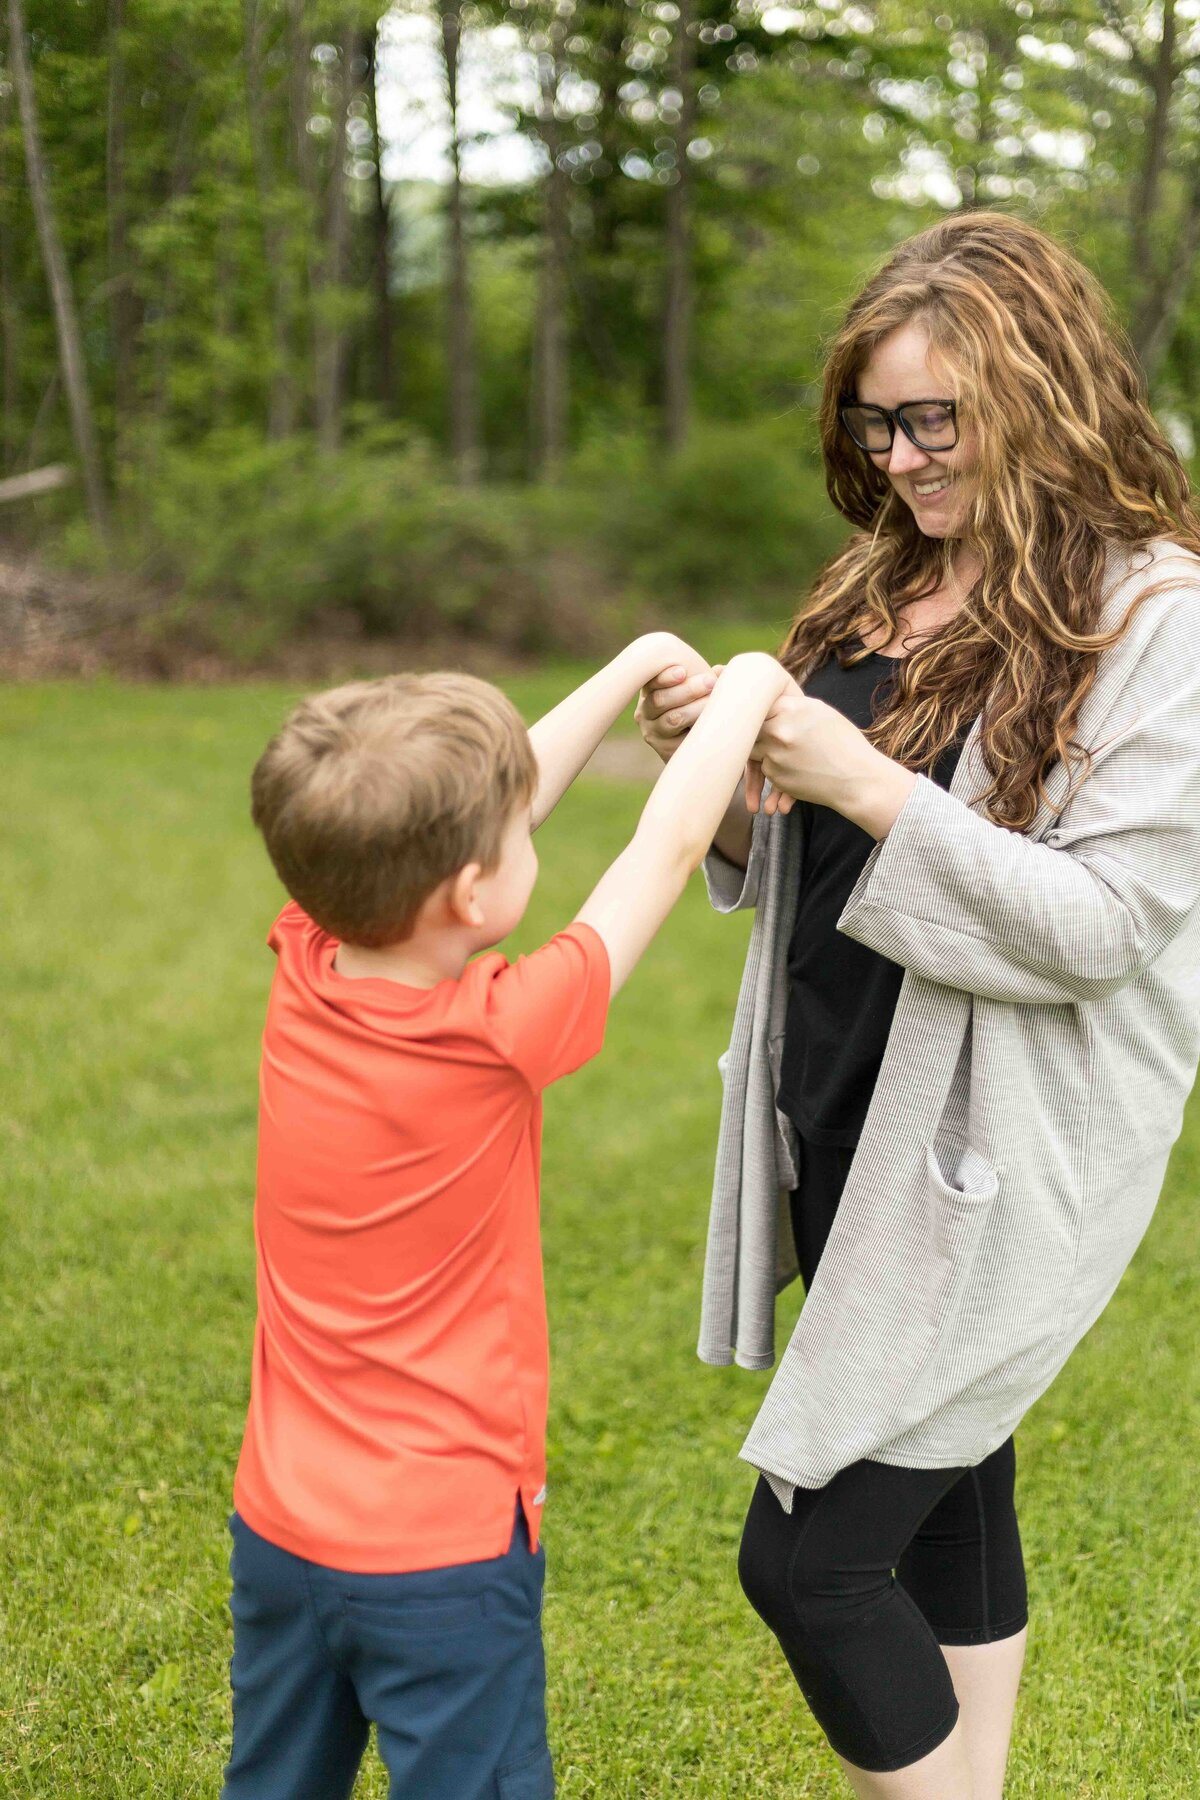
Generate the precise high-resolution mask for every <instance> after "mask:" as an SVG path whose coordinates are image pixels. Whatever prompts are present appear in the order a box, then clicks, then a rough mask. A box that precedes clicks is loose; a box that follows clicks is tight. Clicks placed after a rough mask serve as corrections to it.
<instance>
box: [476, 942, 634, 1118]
mask: <svg viewBox="0 0 1200 1800" xmlns="http://www.w3.org/2000/svg"><path fill="white" fill-rule="evenodd" d="M611 980H612V976H611V972H610V969H609V962H608V951H607V950H606V949H605V946H604V940H603V939H602V938H601V936H600V934H599V933H598V932H596V931H593V929H592V927H591V926H590V925H581V924H576V925H571V926H569V927H568V928H567V930H566V931H560V932H559V933H558V936H557V937H552V938H551V939H550V942H549V943H548V944H543V945H542V948H541V949H540V950H535V951H533V953H532V954H531V955H529V956H521V957H518V958H517V960H516V962H514V963H507V964H503V965H502V966H501V967H500V968H499V969H498V970H497V972H496V974H495V975H494V976H493V978H492V981H491V983H490V988H489V993H488V1014H489V1021H490V1025H491V1031H492V1036H493V1041H494V1042H495V1044H496V1047H497V1049H498V1050H499V1052H500V1054H501V1055H502V1056H503V1057H504V1060H505V1061H506V1062H508V1063H510V1064H511V1065H512V1066H513V1067H514V1068H515V1069H517V1070H518V1071H519V1072H520V1074H522V1075H523V1076H524V1077H525V1080H526V1081H527V1082H528V1083H529V1085H530V1087H532V1088H534V1089H535V1090H536V1089H540V1088H544V1087H548V1086H549V1084H550V1083H551V1082H552V1081H557V1080H558V1079H559V1078H560V1076H563V1075H570V1074H571V1073H572V1071H573V1070H575V1069H578V1068H581V1067H582V1066H583V1064H584V1063H585V1062H589V1061H590V1060H591V1058H592V1057H593V1056H595V1055H596V1054H597V1053H598V1051H599V1050H600V1047H601V1045H602V1044H603V1042H604V1027H605V1024H606V1022H607V1019H608V1001H609V988H610V985H611Z"/></svg>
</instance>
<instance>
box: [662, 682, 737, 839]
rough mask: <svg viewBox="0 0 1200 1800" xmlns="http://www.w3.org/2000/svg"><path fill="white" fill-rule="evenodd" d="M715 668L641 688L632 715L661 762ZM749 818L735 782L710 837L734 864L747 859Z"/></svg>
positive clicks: (700, 701) (699, 708)
mask: <svg viewBox="0 0 1200 1800" xmlns="http://www.w3.org/2000/svg"><path fill="white" fill-rule="evenodd" d="M719 672H720V671H719V670H710V671H708V672H707V673H706V674H699V675H692V676H689V677H688V679H687V680H686V681H679V682H676V683H675V684H674V685H673V686H671V687H659V686H658V685H657V684H656V683H655V682H648V683H647V685H646V686H645V687H644V688H643V689H642V694H641V698H640V700H639V701H638V705H637V712H636V714H635V717H636V719H637V722H638V728H639V730H640V731H641V734H642V736H643V737H644V738H645V740H646V742H647V743H648V744H649V746H650V748H651V749H652V750H653V751H654V752H655V754H656V755H657V756H660V757H661V758H662V760H663V762H670V760H671V758H672V756H674V754H675V752H676V750H678V748H679V746H680V744H681V743H682V742H683V740H684V738H685V737H686V735H687V733H688V732H689V731H690V729H691V727H692V726H693V725H694V724H695V722H696V720H697V719H698V718H699V717H700V714H701V713H702V712H703V711H704V707H705V704H706V702H707V700H708V696H709V695H710V694H711V693H712V690H713V685H714V683H715V682H716V679H717V675H718V674H719ZM752 824H753V821H752V818H751V815H750V813H749V812H748V811H747V808H746V794H745V787H744V784H743V783H741V782H739V783H738V786H737V789H736V791H735V793H734V794H733V797H732V799H731V800H730V802H729V805H728V806H727V807H726V809H725V813H724V816H723V818H722V820H721V823H720V824H719V825H718V826H717V831H716V836H715V837H714V838H713V849H714V850H718V851H719V852H720V853H721V855H722V856H723V857H724V858H725V860H726V861H727V862H730V863H732V864H733V865H734V867H735V868H738V869H744V868H745V867H746V864H747V863H748V862H749V860H750V833H751V829H752Z"/></svg>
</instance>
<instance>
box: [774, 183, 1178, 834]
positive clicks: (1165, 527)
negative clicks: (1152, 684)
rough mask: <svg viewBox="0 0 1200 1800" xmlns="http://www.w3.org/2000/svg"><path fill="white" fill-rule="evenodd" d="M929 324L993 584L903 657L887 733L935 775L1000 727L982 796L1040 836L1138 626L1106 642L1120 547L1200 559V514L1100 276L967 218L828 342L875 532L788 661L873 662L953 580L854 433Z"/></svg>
mask: <svg viewBox="0 0 1200 1800" xmlns="http://www.w3.org/2000/svg"><path fill="white" fill-rule="evenodd" d="M913 321H918V322H919V323H920V324H921V325H922V326H923V327H924V328H925V329H926V330H927V331H928V333H929V342H930V359H931V361H935V362H937V363H938V364H940V365H942V366H943V367H944V368H945V370H946V373H947V377H948V379H949V380H950V381H951V382H952V383H953V388H952V391H953V393H954V395H955V398H956V401H957V405H958V412H959V418H960V421H961V422H962V424H963V425H964V426H965V428H966V429H967V430H968V431H970V432H971V433H972V434H973V438H974V442H975V444H976V445H977V458H976V461H975V463H974V466H973V472H974V474H975V475H976V477H977V479H976V480H975V481H974V483H973V487H974V497H973V500H972V504H971V508H970V515H969V517H968V519H967V522H966V524H965V525H964V528H963V534H962V538H961V540H960V541H961V543H962V544H963V545H964V546H965V547H967V548H969V549H970V550H971V551H972V552H973V554H974V558H975V560H976V561H977V562H978V564H979V565H980V574H979V576H978V579H977V580H976V581H975V583H974V585H973V586H972V587H971V588H970V590H969V591H968V592H967V593H966V595H965V597H964V599H963V603H962V606H961V607H960V609H959V610H958V612H957V613H956V614H955V615H954V617H953V618H952V619H951V620H950V621H949V622H948V623H947V624H946V625H944V626H943V627H942V628H941V629H940V630H939V631H938V632H937V633H936V634H935V635H934V636H932V637H929V638H927V639H925V640H924V641H921V642H918V643H917V644H916V646H915V647H914V649H913V650H912V653H911V654H910V655H909V656H907V657H906V658H905V659H904V660H903V661H902V662H900V663H898V664H897V670H896V678H895V679H894V680H893V681H892V682H891V683H890V684H889V691H888V694H887V698H886V700H885V702H884V704H883V706H882V708H881V710H880V712H879V714H878V716H877V717H876V718H875V720H874V722H873V723H872V726H871V728H870V731H869V733H868V735H869V737H870V738H871V741H872V742H873V743H875V744H876V745H877V746H878V747H879V749H881V750H882V751H884V752H885V754H887V755H888V756H891V757H894V758H895V759H896V760H897V761H899V762H902V763H904V764H905V765H906V766H907V767H909V768H913V769H922V770H929V769H931V768H932V767H933V765H934V763H935V762H936V761H937V758H938V756H939V755H940V754H941V752H942V751H943V750H944V749H946V748H947V747H948V746H949V745H950V744H951V743H953V742H954V741H956V740H958V739H960V738H961V737H962V736H963V735H964V734H965V732H966V730H967V728H968V726H969V725H970V723H971V722H972V720H973V719H974V718H975V717H976V715H977V714H981V715H982V718H981V724H980V749H981V752H982V756H983V762H984V766H985V768H986V770H987V773H988V776H989V778H990V782H991V785H990V787H989V788H988V789H987V791H986V793H985V794H983V795H981V796H980V800H981V802H982V803H983V804H984V805H985V807H986V810H987V812H988V814H989V816H990V817H991V818H992V819H993V820H994V821H995V822H996V823H997V824H1001V825H1006V826H1008V827H1010V828H1011V829H1014V830H1022V829H1024V828H1025V827H1026V826H1028V825H1029V824H1030V823H1031V821H1032V820H1033V818H1034V815H1035V813H1036V811H1037V806H1038V801H1039V799H1040V797H1041V794H1042V788H1043V782H1044V779H1045V776H1046V773H1047V771H1048V770H1049V768H1050V767H1051V765H1052V764H1053V763H1055V762H1057V761H1060V760H1061V761H1065V762H1067V763H1068V766H1069V767H1072V768H1076V767H1078V766H1079V765H1080V763H1081V760H1082V763H1083V765H1084V772H1086V753H1084V752H1082V750H1081V748H1080V746H1079V745H1078V744H1076V743H1075V741H1074V738H1073V732H1074V730H1075V727H1076V725H1077V723H1078V718H1079V710H1080V707H1081V706H1082V704H1083V701H1084V699H1085V698H1086V696H1087V693H1088V691H1089V689H1090V688H1091V686H1092V683H1093V681H1094V680H1095V677H1096V668H1097V659H1098V657H1099V654H1100V652H1101V651H1102V650H1105V649H1107V648H1108V647H1109V645H1111V644H1113V643H1115V642H1116V641H1117V640H1118V639H1119V638H1120V636H1121V635H1122V632H1123V631H1124V629H1125V627H1126V626H1127V624H1128V621H1129V617H1130V614H1129V613H1127V614H1126V617H1125V619H1124V620H1122V621H1121V622H1120V624H1119V625H1118V626H1117V627H1116V628H1115V629H1113V630H1110V631H1107V632H1104V631H1101V629H1100V619H1101V604H1102V599H1103V581H1104V574H1105V561H1106V556H1107V553H1108V552H1109V550H1110V549H1111V548H1112V547H1113V546H1114V545H1122V546H1134V545H1138V544H1146V543H1148V542H1149V541H1150V540H1151V539H1154V538H1161V537H1169V538H1170V539H1172V540H1173V541H1174V542H1175V543H1178V544H1181V545H1183V546H1185V547H1186V548H1187V549H1190V550H1194V551H1197V552H1200V517H1198V515H1197V513H1196V511H1195V509H1194V507H1193V503H1192V500H1191V496H1190V490H1189V484H1188V478H1187V475H1186V472H1185V470H1184V468H1183V465H1182V463H1181V462H1180V460H1179V457H1178V456H1177V455H1176V453H1175V451H1174V449H1173V448H1172V446H1171V444H1170V443H1169V442H1168V440H1167V438H1166V437H1165V436H1164V434H1163V432H1162V431H1161V430H1160V428H1159V426H1158V424H1157V422H1156V420H1155V418H1154V416H1153V414H1152V413H1151V411H1150V408H1149V406H1148V404H1147V400H1146V395H1145V391H1144V387H1143V384H1142V381H1141V378H1140V375H1139V373H1138V372H1137V368H1136V364H1135V360H1134V356H1133V352H1132V349H1131V347H1130V345H1129V343H1128V341H1127V339H1126V338H1125V335H1124V333H1123V332H1122V331H1121V329H1120V327H1119V325H1118V324H1117V322H1116V320H1115V318H1114V317H1113V315H1112V311H1111V308H1110V305H1109V302H1108V300H1107V297H1106V296H1105V294H1104V292H1103V290H1102V289H1101V287H1100V286H1099V284H1098V283H1097V282H1096V281H1095V280H1094V279H1093V277H1092V276H1091V275H1090V274H1089V273H1088V272H1087V270H1086V269H1084V268H1083V266H1082V265H1081V264H1080V263H1079V262H1078V261H1077V260H1076V259H1075V257H1073V256H1072V255H1070V253H1069V252H1068V251H1066V250H1064V249H1063V248H1062V246H1061V245H1059V244H1056V243H1055V242H1054V241H1053V240H1052V239H1051V238H1049V237H1047V236H1046V234H1045V233H1044V232H1042V231H1039V230H1038V229H1036V227H1034V226H1032V225H1027V224H1025V223H1023V222H1022V221H1021V220H1019V219H1014V218H1009V217H1007V216H1005V215H1003V214H1000V213H990V212H972V213H962V214H958V215H956V216H954V217H952V218H947V219H946V220H944V221H942V222H941V223H939V224H937V225H933V226H931V227H930V228H929V229H928V230H927V231H923V232H921V233H919V235H918V236H916V237H914V238H910V239H909V240H908V242H907V243H904V244H902V245H901V246H900V248H899V249H898V250H897V251H896V252H895V253H894V254H893V255H892V256H891V257H890V259H889V260H888V261H887V263H886V264H885V265H884V266H883V267H882V268H881V269H880V270H879V272H878V273H877V274H876V275H875V276H874V277H873V279H872V280H870V281H869V282H868V283H867V285H866V286H865V287H864V289H863V290H862V292H861V293H860V294H859V296H858V298H857V299H856V300H855V301H854V302H853V303H852V305H851V307H850V309H849V312H848V314H847V316H846V320H845V323H844V325H843V326H842V328H841V330H840V331H839V332H838V334H837V336H836V337H835V338H834V340H833V343H832V345H831V347H830V351H829V356H828V360H827V362H826V367H825V377H824V390H823V395H822V400H821V412H820V429H821V447H822V453H823V456H824V460H825V471H826V484H827V487H828V491H829V496H830V499H831V500H832V501H833V503H834V505H835V506H836V507H837V509H838V511H839V512H840V513H842V514H843V515H844V516H845V517H846V518H847V519H849V520H850V522H851V523H852V524H853V525H856V526H858V527H859V528H860V529H859V530H858V531H857V532H856V533H855V534H854V535H853V537H852V538H851V539H850V541H849V542H848V543H847V544H846V545H845V546H844V547H843V548H842V550H841V551H839V552H838V554H837V555H836V556H834V557H833V559H832V560H831V561H830V562H829V563H828V564H827V565H826V567H825V568H824V569H823V570H822V571H821V573H820V574H819V575H818V577H817V579H816V581H815V583H814V586H813V588H812V591H811V594H810V596H809V599H808V603H807V605H806V606H805V608H804V610H803V611H802V612H801V614H800V615H799V617H798V618H797V619H796V620H795V622H794V624H793V626H792V628H791V630H790V632H789V633H788V636H787V638H786V639H785V641H784V644H783V646H782V649H781V651H780V658H781V660H782V661H783V663H784V664H785V666H786V667H787V668H788V669H789V670H790V671H791V672H792V673H793V674H794V675H796V676H797V677H798V678H799V679H801V680H802V679H803V678H804V676H805V674H807V673H808V672H810V671H811V670H812V669H813V668H814V667H816V666H817V665H818V664H819V663H821V662H822V661H824V660H825V658H826V657H827V656H829V655H835V656H836V657H837V658H838V660H839V662H841V663H842V664H843V666H849V665H850V664H852V663H855V662H859V661H861V660H862V659H863V658H864V657H865V656H867V655H868V654H869V651H868V650H867V649H866V648H865V642H864V640H865V641H868V642H869V641H871V640H873V639H875V638H876V637H879V636H880V634H886V635H884V636H882V639H881V641H883V642H889V641H890V640H891V639H892V638H893V637H894V636H895V634H896V632H897V630H898V629H899V623H900V621H899V614H900V611H901V609H902V608H903V607H904V606H905V604H906V603H907V602H909V601H912V600H915V599H919V598H921V597H922V596H924V595H927V594H931V593H934V592H935V591H936V590H937V589H938V588H939V586H940V585H941V584H942V583H943V581H945V580H946V578H947V576H948V571H949V558H950V556H951V555H952V554H953V550H954V548H955V546H954V545H952V544H948V543H946V542H945V541H944V540H941V539H937V538H930V537H926V536H925V535H924V534H923V533H922V532H921V531H920V529H919V528H918V526H917V523H916V521H915V519H914V518H913V515H912V512H911V510H910V508H909V507H908V506H907V505H906V504H905V503H904V501H903V500H902V499H901V498H900V496H899V495H898V494H897V493H896V491H895V489H894V488H893V487H892V485H891V483H890V482H889V480H888V478H887V476H886V474H885V472H884V470H883V469H882V468H880V467H877V466H876V464H875V463H873V462H872V461H871V459H870V458H869V457H867V456H865V455H863V453H862V452H861V451H860V450H858V449H857V448H856V446H855V445H854V444H853V443H852V442H851V440H850V438H849V437H848V436H847V435H846V434H845V432H844V431H843V430H842V427H841V425H840V423H839V420H838V412H837V409H838V403H839V401H841V400H843V399H845V398H846V397H847V396H851V397H852V396H854V395H855V392H856V388H855V384H856V381H857V379H858V377H859V376H860V374H861V372H862V370H863V368H864V367H865V365H866V363H867V361H868V359H869V357H870V356H871V354H872V352H873V350H874V349H875V347H876V345H877V344H879V343H880V341H881V340H882V339H883V338H885V337H886V336H887V335H888V334H889V333H890V332H893V331H895V330H896V329H897V328H898V327H900V326H903V325H907V324H909V323H911V322H913ZM1151 591H1153V590H1151ZM1145 597H1146V596H1145V595H1142V596H1140V597H1139V599H1144V598H1145ZM1131 611H1132V609H1131Z"/></svg>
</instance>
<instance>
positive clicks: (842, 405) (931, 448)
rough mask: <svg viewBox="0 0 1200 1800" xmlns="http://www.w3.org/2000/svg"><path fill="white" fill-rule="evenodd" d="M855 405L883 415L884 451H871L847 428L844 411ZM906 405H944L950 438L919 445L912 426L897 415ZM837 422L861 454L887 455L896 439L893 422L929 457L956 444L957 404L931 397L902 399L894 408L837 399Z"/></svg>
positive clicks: (862, 401)
mask: <svg viewBox="0 0 1200 1800" xmlns="http://www.w3.org/2000/svg"><path fill="white" fill-rule="evenodd" d="M855 406H860V407H863V408H865V409H866V410H867V411H868V412H875V413H882V414H883V417H884V419H885V421H886V422H887V428H888V441H887V449H886V450H884V449H882V448H880V449H878V450H872V449H870V448H869V447H868V446H867V445H866V444H860V443H859V441H858V439H857V438H856V437H855V435H854V433H853V432H852V431H851V429H850V426H849V424H848V423H847V420H846V414H847V412H848V411H849V410H850V408H851V407H855ZM910 406H944V407H945V408H946V410H947V411H948V412H949V414H950V419H951V423H952V424H953V426H954V437H953V439H952V441H951V442H950V443H948V444H923V443H922V442H921V440H920V438H919V437H917V435H916V433H915V432H914V431H913V429H912V427H911V426H910V425H907V424H906V423H905V421H904V420H903V419H902V418H901V417H900V415H901V413H902V412H905V411H906V410H907V409H908V408H909V407H910ZM838 421H839V423H840V424H841V427H842V430H843V431H844V432H845V433H846V436H847V437H848V438H849V439H850V442H851V443H852V444H853V445H854V446H855V448H856V449H858V450H861V451H862V453H863V455H864V456H890V455H891V453H892V450H893V448H894V446H895V442H896V427H897V425H898V426H899V427H900V429H901V431H902V432H903V433H904V435H905V437H906V438H907V439H908V441H909V443H910V444H912V445H913V446H914V447H915V448H916V449H918V450H923V451H924V453H925V455H926V456H929V455H933V456H937V455H938V454H939V453H940V452H941V451H943V450H953V449H954V448H955V446H956V445H957V443H958V403H957V401H955V400H932V399H930V400H906V401H905V402H904V405H903V406H898V407H896V408H895V409H894V410H893V409H892V408H891V407H888V406H876V405H875V404H874V402H873V401H870V400H839V401H838Z"/></svg>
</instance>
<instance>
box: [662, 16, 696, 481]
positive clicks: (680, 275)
mask: <svg viewBox="0 0 1200 1800" xmlns="http://www.w3.org/2000/svg"><path fill="white" fill-rule="evenodd" d="M693 4H694V0H680V5H679V18H678V20H677V22H676V25H675V33H674V39H673V42H672V57H671V74H672V79H673V83H674V86H675V87H676V89H677V90H678V92H679V95H680V104H679V123H678V125H677V126H676V128H675V168H674V171H673V173H674V177H675V179H674V180H673V182H672V184H671V186H670V187H669V188H668V189H667V285H666V304H665V307H664V309H663V435H664V436H665V438H666V442H667V448H668V449H669V450H678V449H679V447H680V445H681V444H682V443H683V440H684V438H685V437H686V436H687V428H688V416H689V413H690V411H691V355H692V298H693V297H692V231H691V182H692V173H691V159H690V158H689V156H688V147H689V145H690V144H691V141H692V136H693V132H694V130H695V123H696V92H695V68H696V41H695V38H694V37H693V36H692V30H691V27H692V15H693Z"/></svg>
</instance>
